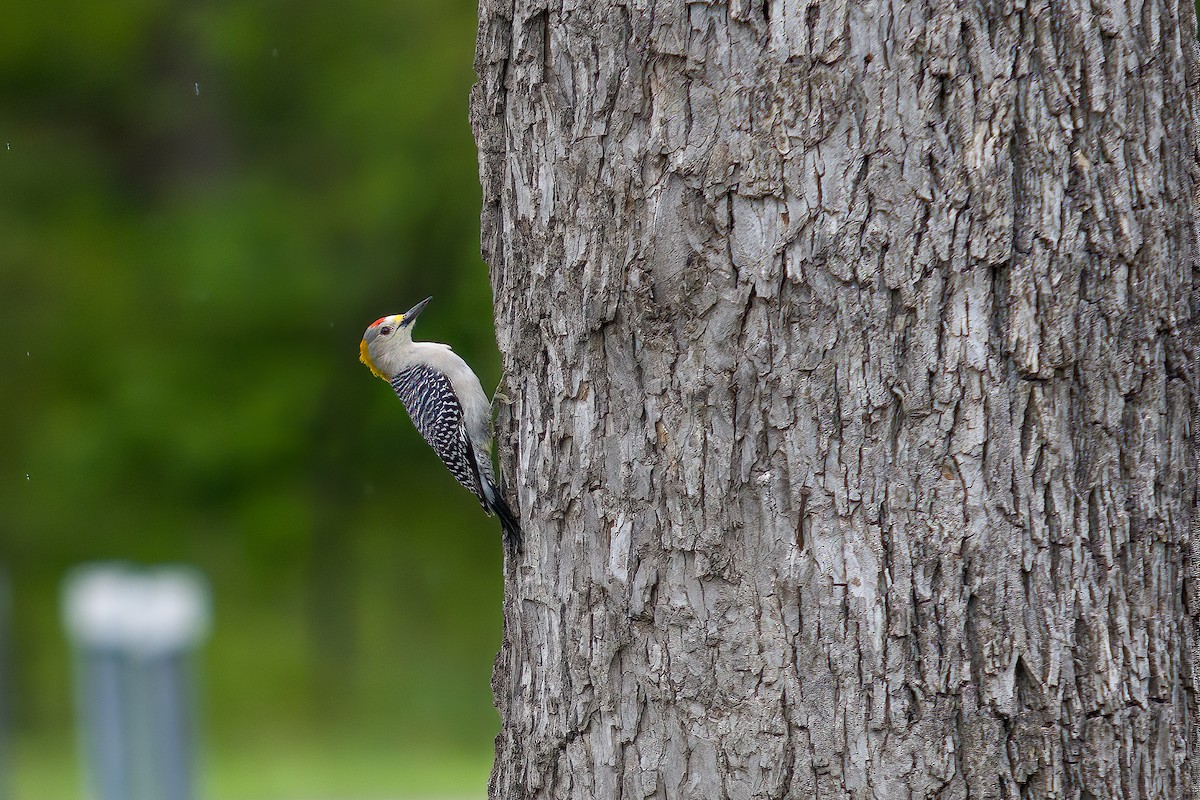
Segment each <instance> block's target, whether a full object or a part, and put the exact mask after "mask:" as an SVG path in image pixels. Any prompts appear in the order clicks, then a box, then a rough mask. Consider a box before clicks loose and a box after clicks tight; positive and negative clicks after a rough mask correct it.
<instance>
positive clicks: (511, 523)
mask: <svg viewBox="0 0 1200 800" xmlns="http://www.w3.org/2000/svg"><path fill="white" fill-rule="evenodd" d="M491 494H492V496H491V498H490V499H491V506H492V511H495V512H496V516H497V517H499V518H500V527H501V528H503V529H504V544H505V545H507V546H508V549H509V550H511V551H512V553H513V555H520V554H521V552H522V550H523V547H522V539H521V526H520V524H518V523H517V515H516V514H514V513H513V510H512V508H511V507H510V506H509V505H508V501H507V500H505V499H504V495H502V494H500V489H499V488H498V487H497V488H495V489H493V490H492V493H491Z"/></svg>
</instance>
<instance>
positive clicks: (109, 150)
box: [0, 0, 500, 796]
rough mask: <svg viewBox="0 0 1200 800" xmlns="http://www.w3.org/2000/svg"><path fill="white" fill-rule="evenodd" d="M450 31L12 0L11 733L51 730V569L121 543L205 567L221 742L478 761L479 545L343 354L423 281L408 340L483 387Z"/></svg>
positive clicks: (5, 124) (1, 211) (7, 433)
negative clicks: (468, 365)
mask: <svg viewBox="0 0 1200 800" xmlns="http://www.w3.org/2000/svg"><path fill="white" fill-rule="evenodd" d="M474 24H475V6H474V4H473V3H471V2H466V1H465V0H464V1H463V2H457V1H456V2H448V3H436V4H429V3H423V2H416V1H415V0H414V1H412V2H400V3H391V4H383V5H381V4H378V3H373V2H367V0H349V1H348V2H346V3H342V4H339V5H338V7H337V12H336V13H330V8H329V6H328V5H326V4H318V3H307V2H300V3H262V4H250V5H247V4H244V3H233V2H228V1H227V0H214V1H212V2H204V3H200V4H191V5H188V6H186V7H185V6H180V5H179V4H173V3H165V2H161V0H145V1H144V2H136V3H132V4H131V3H122V4H118V5H115V6H105V7H99V6H95V5H94V4H87V3H79V2H70V0H48V2H45V3H24V4H17V6H15V7H13V8H6V9H5V15H4V24H3V25H2V26H0V186H3V187H4V191H3V192H0V240H3V241H4V243H5V244H4V247H3V249H2V251H0V312H2V314H3V318H4V323H3V327H2V330H3V344H4V347H3V349H2V350H0V369H2V370H3V372H4V374H5V375H6V379H5V380H3V381H0V403H2V404H3V408H4V410H5V413H4V414H3V415H0V466H2V467H3V469H2V470H0V476H2V480H0V563H3V564H6V565H7V566H8V567H9V568H10V569H11V573H12V575H13V597H14V610H15V616H14V626H15V634H14V638H15V653H16V654H17V660H16V664H15V668H16V672H15V681H16V686H17V691H16V696H17V708H16V718H17V727H18V732H19V734H20V736H21V739H22V740H24V741H29V740H30V738H31V737H32V736H34V735H41V734H44V735H45V736H48V737H52V738H54V737H57V738H58V739H59V740H61V741H66V742H69V741H70V740H69V738H66V736H67V734H68V733H69V725H70V693H69V691H68V685H69V681H68V678H69V676H68V664H67V660H66V652H65V647H64V645H63V643H62V633H61V629H60V626H59V623H58V618H57V610H56V609H57V591H58V588H57V587H58V581H59V580H60V578H61V576H62V574H63V572H64V570H65V569H66V568H67V567H68V566H70V565H73V564H75V563H77V562H80V561H84V560H91V559H106V558H118V559H126V560H133V561H140V562H162V561H184V562H189V563H192V564H195V565H196V566H199V567H200V568H202V569H203V570H204V571H205V572H206V573H207V574H208V575H209V577H210V578H211V580H212V583H213V586H214V593H215V597H216V604H217V608H216V627H215V630H214V637H213V640H212V644H211V648H210V650H209V657H208V662H207V664H206V667H207V669H206V670H205V676H206V681H207V686H206V693H205V694H206V698H207V701H208V717H209V728H210V732H211V734H212V735H211V737H210V738H211V739H212V740H213V741H214V742H217V743H221V742H242V741H247V740H249V741H266V742H282V741H291V740H293V739H300V738H304V737H308V738H310V739H311V738H313V737H316V738H317V739H318V740H320V739H322V738H323V739H324V741H325V742H326V743H327V742H328V740H329V739H332V738H337V739H339V741H341V740H343V739H345V738H346V737H353V738H355V740H356V741H358V740H369V741H370V742H371V743H380V742H383V743H386V746H387V747H390V748H391V749H393V750H394V749H396V748H397V746H398V745H399V744H400V743H409V744H414V745H416V746H420V747H435V746H444V747H449V748H458V749H465V750H472V751H479V750H484V751H485V752H486V747H487V743H488V742H489V741H490V739H491V736H492V733H493V731H494V727H495V718H494V712H492V711H491V709H490V708H488V704H487V696H488V695H487V670H488V667H489V665H490V661H491V658H492V655H493V654H494V652H495V647H496V642H497V639H498V628H499V623H500V613H499V610H498V608H497V605H498V604H497V602H496V600H497V598H498V597H499V594H500V585H499V584H500V579H499V576H498V570H499V566H498V565H499V563H500V546H499V543H498V542H497V541H495V539H496V537H495V536H494V535H493V533H494V530H493V526H492V525H490V524H489V521H488V520H487V519H486V518H485V517H484V516H483V515H482V514H481V513H479V512H478V511H477V510H475V509H472V508H470V506H469V504H464V503H461V502H457V501H459V500H460V499H461V498H459V497H458V493H459V492H460V491H461V490H460V489H459V488H458V487H457V486H456V485H455V484H454V482H453V480H451V479H449V478H448V477H447V476H445V475H444V474H443V472H442V471H438V470H436V469H435V468H434V462H433V461H432V456H430V455H429V454H428V453H427V448H425V446H424V444H423V443H422V442H421V441H420V438H419V437H418V436H416V435H415V434H414V432H413V431H412V430H411V428H410V426H408V423H407V422H406V421H405V420H404V417H403V413H402V412H400V413H397V409H396V408H395V406H394V402H395V400H394V397H390V396H389V395H388V393H387V392H386V391H384V390H383V389H382V388H381V387H379V386H378V385H377V382H376V381H374V380H372V379H371V376H370V375H369V374H368V373H367V372H366V370H364V369H363V368H362V367H361V365H359V364H358V363H357V344H358V339H359V336H360V335H361V332H362V330H363V329H364V328H365V327H366V325H367V323H369V322H370V321H371V320H373V319H375V318H376V317H378V316H379V315H380V314H383V313H387V312H393V311H396V310H399V309H402V308H407V307H408V306H409V305H411V304H412V302H413V301H414V298H417V299H419V298H421V297H424V296H426V295H429V294H432V295H434V296H435V298H436V303H437V308H438V313H437V314H430V315H428V319H427V320H423V324H424V325H425V330H426V332H427V333H429V335H430V337H431V338H440V339H443V340H445V341H450V342H453V343H454V344H455V346H456V348H458V349H459V350H460V351H462V352H463V353H464V355H466V356H467V357H468V358H469V359H470V360H471V362H472V363H473V364H477V365H479V367H480V369H481V372H482V373H483V377H484V378H485V380H487V381H492V382H494V381H496V380H497V379H498V376H499V371H498V367H497V364H496V357H495V354H494V344H493V341H492V338H493V333H492V330H491V325H490V323H491V319H490V314H489V309H490V303H491V295H490V291H489V287H488V284H487V280H486V273H485V271H484V267H483V264H482V262H481V261H480V259H479V254H478V227H477V226H478V204H479V189H478V178H477V172H476V166H475V159H474V150H473V143H472V140H471V135H470V130H469V127H468V124H467V108H466V97H467V93H468V89H469V86H470V82H471V78H472V73H471V68H470V60H471V56H470V53H471V45H472V42H473V31H474ZM313 749H314V750H317V751H320V750H321V749H322V748H321V747H314V748H313ZM324 749H326V750H328V749H330V748H328V747H326V748H324ZM218 764H219V761H218ZM314 788H315V787H314ZM316 790H317V791H319V788H317V789H316ZM386 791H387V787H380V788H379V790H378V791H377V792H376V793H380V792H386ZM333 793H335V792H334V791H333V790H331V791H330V792H329V794H333ZM260 796H265V795H260Z"/></svg>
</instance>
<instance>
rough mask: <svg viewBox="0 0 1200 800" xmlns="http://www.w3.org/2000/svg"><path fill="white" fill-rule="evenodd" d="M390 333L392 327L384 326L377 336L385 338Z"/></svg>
mask: <svg viewBox="0 0 1200 800" xmlns="http://www.w3.org/2000/svg"><path fill="white" fill-rule="evenodd" d="M391 332H392V326H391V325H384V326H383V327H382V328H380V329H379V335H380V336H387V335H388V334H390V333H391Z"/></svg>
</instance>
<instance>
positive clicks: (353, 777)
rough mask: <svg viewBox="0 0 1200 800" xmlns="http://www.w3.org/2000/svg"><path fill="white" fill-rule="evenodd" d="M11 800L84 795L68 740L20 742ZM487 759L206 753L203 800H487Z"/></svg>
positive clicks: (371, 746)
mask: <svg viewBox="0 0 1200 800" xmlns="http://www.w3.org/2000/svg"><path fill="white" fill-rule="evenodd" d="M13 767H14V769H13V773H14V774H13V786H12V790H13V792H12V800H58V799H59V798H61V799H62V800H68V799H69V798H75V797H79V796H81V795H82V778H81V775H80V770H79V767H78V761H77V758H76V749H75V746H74V743H73V742H72V741H71V740H70V739H53V740H51V739H47V740H31V739H29V738H24V739H20V740H18V742H17V746H16V748H15V752H14V753H13ZM490 769H491V753H488V752H479V753H456V752H447V751H429V752H424V751H422V750H420V749H405V748H400V747H396V748H392V747H387V746H384V745H381V744H380V743H378V742H375V743H365V744H355V743H351V742H348V741H347V742H322V741H317V740H314V739H311V738H309V739H303V740H286V741H284V740H278V741H259V742H247V743H239V744H237V745H233V744H223V745H219V746H217V747H210V748H209V749H208V751H207V752H206V753H205V754H204V756H203V758H202V761H201V764H200V770H201V787H202V791H201V792H200V796H201V797H203V798H206V800H406V799H407V798H423V799H425V798H454V799H455V800H460V799H461V800H467V799H468V798H471V799H472V800H475V799H479V800H481V799H482V798H484V797H485V796H486V795H487V780H488V772H489V770H490Z"/></svg>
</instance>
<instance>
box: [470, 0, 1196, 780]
mask: <svg viewBox="0 0 1200 800" xmlns="http://www.w3.org/2000/svg"><path fill="white" fill-rule="evenodd" d="M1193 16H1194V12H1193V9H1192V8H1191V7H1190V6H1189V5H1188V4H1187V3H1184V4H1182V5H1180V4H1177V3H1174V2H1169V1H1165V2H1154V3H1144V4H1141V3H1139V4H1132V3H1131V4H1125V3H1122V2H1116V1H1115V0H1103V2H1073V1H1071V0H1069V1H1068V2H1065V3H1061V4H1052V3H1049V2H1048V0H1031V2H1029V3H1027V4H1017V5H1012V4H1002V3H981V4H974V5H971V4H967V5H963V4H958V3H951V2H942V1H941V0H935V1H934V2H927V3H900V4H895V3H882V2H866V3H863V4H851V3H847V2H844V1H840V0H829V1H826V0H804V2H800V1H799V0H783V1H782V2H771V3H770V5H769V8H767V7H766V6H760V5H759V4H758V3H751V2H749V0H745V1H744V2H731V3H727V4H726V3H722V2H714V3H692V4H684V3H675V2H665V1H663V0H658V1H654V2H646V3H642V2H636V3H621V2H616V0H592V2H589V3H587V4H578V5H576V4H571V3H547V2H544V1H543V2H537V1H535V0H515V2H513V0H507V1H505V2H501V1H500V0H495V1H493V0H483V2H481V5H480V19H481V21H480V33H479V41H478V50H477V62H476V69H477V72H478V74H479V78H480V80H479V83H478V84H477V86H476V88H475V91H474V93H473V96H472V122H473V125H474V127H475V132H476V137H477V141H478V143H479V156H480V177H481V182H482V184H483V188H484V209H483V217H482V223H483V250H484V254H485V257H486V258H487V261H488V263H489V265H490V267H491V270H492V279H493V286H494V288H495V292H496V307H497V327H498V338H499V342H500V345H501V349H502V351H503V352H504V353H505V372H506V375H507V386H506V393H507V395H508V397H509V398H511V400H512V405H511V406H506V407H505V408H503V409H502V410H501V414H500V427H501V432H502V436H501V445H500V451H501V452H502V453H505V454H506V463H505V464H504V467H505V470H504V471H505V473H506V474H508V475H510V476H512V479H511V481H510V482H511V483H513V484H515V486H516V492H515V495H516V497H517V498H519V503H520V511H521V515H522V519H523V521H524V525H525V527H526V530H527V532H528V536H529V541H528V545H527V554H526V556H525V557H524V559H522V560H520V561H518V562H515V563H513V564H511V565H510V573H509V576H508V585H507V590H506V605H505V623H506V625H505V642H504V645H503V648H502V650H501V653H500V655H499V656H498V658H497V664H496V675H495V692H496V700H497V706H498V708H499V710H500V714H501V719H502V722H503V728H502V732H501V734H500V736H499V737H498V739H497V761H496V766H495V770H494V773H493V781H492V787H491V796H493V797H496V798H575V797H578V798H585V797H587V798H593V797H617V796H621V797H660V798H677V797H679V798H682V797H696V798H718V797H730V798H758V797H797V798H800V797H812V796H817V797H855V798H880V797H887V798H908V797H933V796H938V797H958V798H965V797H967V796H970V797H972V798H1079V797H1092V798H1138V800H1141V799H1142V798H1151V799H1153V800H1159V799H1161V800H1166V799H1167V798H1178V797H1183V796H1185V792H1188V791H1190V789H1191V787H1192V785H1193V783H1194V782H1195V777H1194V776H1193V775H1192V772H1191V770H1192V768H1191V766H1190V764H1189V760H1188V758H1187V755H1188V753H1189V752H1194V751H1195V748H1196V739H1197V734H1196V732H1195V730H1194V728H1193V725H1194V721H1195V718H1196V715H1195V711H1194V699H1195V688H1196V678H1195V677H1194V676H1193V675H1192V669H1193V666H1194V664H1195V658H1194V655H1193V654H1192V653H1190V652H1189V648H1188V645H1189V643H1192V642H1197V641H1200V630H1197V629H1195V628H1193V625H1194V624H1195V623H1194V621H1193V620H1192V619H1190V618H1189V616H1188V610H1189V609H1188V607H1187V606H1186V605H1185V603H1184V602H1183V596H1182V593H1181V591H1180V588H1179V587H1180V585H1181V582H1182V581H1183V578H1184V576H1185V574H1186V573H1187V571H1188V569H1189V558H1188V556H1189V546H1191V547H1200V546H1197V545H1196V542H1197V541H1200V538H1198V537H1197V536H1196V535H1192V536H1190V537H1189V535H1188V533H1189V531H1190V530H1192V526H1193V525H1194V523H1195V520H1196V509H1195V508H1194V505H1193V504H1194V502H1195V496H1196V492H1195V489H1194V485H1195V481H1196V478H1197V474H1198V472H1200V466H1198V465H1197V461H1196V456H1197V452H1196V451H1197V446H1196V443H1195V437H1196V436H1197V433H1196V431H1197V429H1198V426H1197V425H1196V424H1195V423H1194V422H1193V420H1192V414H1193V408H1194V407H1195V405H1196V388H1197V378H1196V372H1195V369H1194V368H1193V367H1190V366H1188V367H1184V366H1180V365H1184V364H1188V363H1190V362H1189V361H1188V359H1189V358H1194V357H1195V354H1196V350H1195V349H1194V347H1193V346H1191V345H1189V346H1188V347H1184V344H1185V340H1184V335H1185V334H1188V332H1189V331H1190V327H1189V326H1190V325H1191V320H1192V314H1193V308H1194V307H1195V302H1194V298H1195V295H1196V286H1197V284H1196V278H1195V272H1194V270H1195V266H1196V265H1195V252H1196V249H1195V248H1196V243H1197V231H1198V227H1197V224H1196V220H1197V213H1198V212H1197V208H1196V205H1195V203H1194V196H1195V195H1194V192H1195V190H1196V186H1197V184H1198V180H1197V169H1196V165H1195V157H1196V148H1195V146H1194V142H1195V141H1196V138H1195V137H1196V133H1197V126H1196V123H1195V118H1194V117H1193V113H1194V111H1195V109H1196V104H1195V101H1194V99H1193V96H1194V95H1193V94H1192V92H1193V91H1194V90H1195V89H1196V88H1197V85H1196V80H1195V77H1194V76H1195V74H1196V66H1197V65H1196V63H1195V60H1196V59H1195V54H1194V52H1193V51H1192V50H1191V49H1190V47H1191V41H1192V40H1191V36H1192V35H1193V25H1194V21H1193ZM1189 335H1190V334H1189ZM1197 552H1200V549H1197ZM1194 569H1195V568H1194V567H1193V570H1194ZM1194 574H1195V573H1194V572H1193V575H1194Z"/></svg>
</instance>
